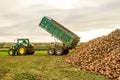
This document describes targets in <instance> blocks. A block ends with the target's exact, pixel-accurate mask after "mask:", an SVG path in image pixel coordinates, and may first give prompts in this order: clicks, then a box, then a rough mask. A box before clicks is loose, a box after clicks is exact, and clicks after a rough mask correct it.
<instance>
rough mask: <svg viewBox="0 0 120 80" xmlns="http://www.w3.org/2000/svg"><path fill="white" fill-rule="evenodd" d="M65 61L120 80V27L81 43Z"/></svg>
mask: <svg viewBox="0 0 120 80" xmlns="http://www.w3.org/2000/svg"><path fill="white" fill-rule="evenodd" d="M65 61H66V62H68V63H71V64H73V65H78V66H80V70H87V71H91V72H95V73H99V74H102V75H104V76H105V77H106V78H117V79H118V80H120V29H116V30H114V31H113V32H111V33H110V34H108V35H105V36H101V37H98V38H95V39H93V40H90V41H88V42H86V43H84V44H82V45H79V46H78V47H76V49H75V51H74V52H73V53H70V54H69V55H68V57H67V58H66V59H65Z"/></svg>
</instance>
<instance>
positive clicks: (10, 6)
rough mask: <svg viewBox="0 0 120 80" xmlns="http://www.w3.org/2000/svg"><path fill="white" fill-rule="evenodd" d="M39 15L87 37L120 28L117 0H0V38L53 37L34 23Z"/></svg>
mask: <svg viewBox="0 0 120 80" xmlns="http://www.w3.org/2000/svg"><path fill="white" fill-rule="evenodd" d="M43 16H49V17H51V18H53V19H54V20H56V21H57V22H59V23H60V24H62V25H64V26H65V27H66V28H68V29H70V30H71V31H73V32H74V33H76V34H77V35H79V36H80V37H81V41H82V42H83V41H88V40H90V39H92V38H95V37H98V36H101V35H105V34H108V33H109V32H111V31H113V30H115V29H116V28H120V0H0V42H3V41H4V42H6V41H14V40H15V39H17V38H30V40H31V42H32V41H37V42H48V41H51V40H54V39H53V38H51V36H50V34H49V33H47V32H46V31H45V30H43V29H42V28H40V27H39V26H38V24H39V22H40V21H41V19H42V17H43Z"/></svg>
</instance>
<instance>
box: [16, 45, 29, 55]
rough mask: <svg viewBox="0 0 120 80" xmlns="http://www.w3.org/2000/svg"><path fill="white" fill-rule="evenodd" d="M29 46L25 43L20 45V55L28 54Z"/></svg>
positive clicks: (18, 52)
mask: <svg viewBox="0 0 120 80" xmlns="http://www.w3.org/2000/svg"><path fill="white" fill-rule="evenodd" d="M26 52H27V48H26V47H25V46H23V45H21V46H19V48H18V51H17V54H18V55H26Z"/></svg>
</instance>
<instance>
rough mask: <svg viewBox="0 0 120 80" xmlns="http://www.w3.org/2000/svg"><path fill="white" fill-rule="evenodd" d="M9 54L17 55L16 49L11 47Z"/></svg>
mask: <svg viewBox="0 0 120 80" xmlns="http://www.w3.org/2000/svg"><path fill="white" fill-rule="evenodd" d="M8 54H9V55H10V56H14V55H15V50H14V49H12V48H11V49H10V50H9V51H8Z"/></svg>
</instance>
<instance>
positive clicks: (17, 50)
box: [8, 38, 35, 56]
mask: <svg viewBox="0 0 120 80" xmlns="http://www.w3.org/2000/svg"><path fill="white" fill-rule="evenodd" d="M34 52H35V50H34V47H33V46H32V45H31V44H30V42H29V39H26V38H22V39H17V43H15V44H14V45H13V46H12V47H11V48H10V49H9V51H8V54H9V55H10V56H14V55H32V54H34Z"/></svg>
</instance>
